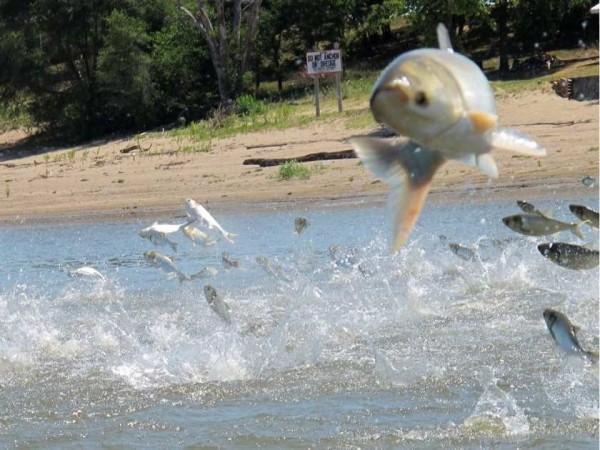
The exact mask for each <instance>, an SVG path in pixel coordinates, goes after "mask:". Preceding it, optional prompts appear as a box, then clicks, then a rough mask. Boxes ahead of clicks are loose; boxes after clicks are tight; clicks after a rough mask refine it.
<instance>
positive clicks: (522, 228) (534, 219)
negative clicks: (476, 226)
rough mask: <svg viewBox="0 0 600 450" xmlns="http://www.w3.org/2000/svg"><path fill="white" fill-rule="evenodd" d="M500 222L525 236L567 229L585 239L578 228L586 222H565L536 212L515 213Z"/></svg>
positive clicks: (541, 234)
mask: <svg viewBox="0 0 600 450" xmlns="http://www.w3.org/2000/svg"><path fill="white" fill-rule="evenodd" d="M502 222H503V223H504V225H506V226H507V227H508V228H510V229H511V230H513V231H516V232H517V233H521V234H525V235H527V236H549V235H551V234H556V233H560V232H561V231H567V230H568V231H570V232H571V233H573V234H574V235H575V236H577V237H578V238H580V239H585V238H584V236H583V234H582V233H581V230H580V228H581V226H582V225H583V224H584V223H586V222H579V223H567V222H561V221H560V220H556V219H550V218H549V217H546V216H540V215H537V214H515V215H514V216H507V217H504V218H503V219H502Z"/></svg>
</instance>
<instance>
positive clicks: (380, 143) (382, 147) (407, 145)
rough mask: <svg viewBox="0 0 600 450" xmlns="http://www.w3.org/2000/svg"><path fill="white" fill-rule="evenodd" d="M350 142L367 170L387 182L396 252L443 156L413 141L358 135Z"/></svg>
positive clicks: (393, 248) (394, 249)
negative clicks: (392, 210)
mask: <svg viewBox="0 0 600 450" xmlns="http://www.w3.org/2000/svg"><path fill="white" fill-rule="evenodd" d="M350 144H351V145H352V147H353V148H354V151H355V152H356V154H357V156H358V157H359V158H360V159H361V161H362V162H363V163H364V165H365V166H366V167H367V169H369V170H370V171H371V172H373V174H374V175H375V176H376V177H378V178H380V179H381V180H383V181H385V182H386V183H388V184H389V185H390V202H391V203H392V204H393V205H394V208H395V214H394V244H393V247H392V251H393V252H397V251H398V250H399V249H400V247H402V245H403V244H404V242H405V241H406V238H407V237H408V235H409V234H410V232H411V230H412V229H413V227H414V225H415V222H416V221H417V218H418V217H419V213H420V212H421V208H422V207H423V203H424V202H425V199H426V198H427V194H428V192H429V187H430V182H431V179H432V178H433V175H434V174H435V172H436V171H437V169H438V168H439V167H440V166H441V165H442V164H443V163H444V162H445V159H444V158H443V157H442V156H441V155H440V154H439V153H438V152H435V151H433V150H430V149H428V148H426V147H423V146H422V145H420V144H418V143H416V142H414V141H406V140H398V139H391V140H390V139H376V138H369V137H358V138H353V139H351V140H350Z"/></svg>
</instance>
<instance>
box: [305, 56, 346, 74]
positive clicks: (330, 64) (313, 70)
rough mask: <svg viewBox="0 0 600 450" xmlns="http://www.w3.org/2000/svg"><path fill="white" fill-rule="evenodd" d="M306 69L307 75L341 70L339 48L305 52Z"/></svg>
mask: <svg viewBox="0 0 600 450" xmlns="http://www.w3.org/2000/svg"><path fill="white" fill-rule="evenodd" d="M306 69H307V72H308V74H309V75H317V74H319V73H336V72H341V71H342V52H341V50H323V51H322V52H308V53H307V54H306Z"/></svg>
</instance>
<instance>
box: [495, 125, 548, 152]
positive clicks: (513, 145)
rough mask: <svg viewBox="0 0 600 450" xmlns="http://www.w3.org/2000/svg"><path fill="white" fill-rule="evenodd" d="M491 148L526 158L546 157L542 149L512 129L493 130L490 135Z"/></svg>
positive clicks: (527, 137) (530, 139) (544, 150)
mask: <svg viewBox="0 0 600 450" xmlns="http://www.w3.org/2000/svg"><path fill="white" fill-rule="evenodd" d="M492 147H493V148H494V149H497V150H508V151H511V152H515V153H520V154H522V155H527V156H546V149H545V148H544V147H542V146H541V145H540V144H538V143H537V142H536V141H534V140H533V139H532V138H530V137H529V136H527V135H525V134H523V133H521V132H519V131H517V130H512V129H501V130H495V131H494V132H493V133H492Z"/></svg>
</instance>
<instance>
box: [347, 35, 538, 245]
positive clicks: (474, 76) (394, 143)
mask: <svg viewBox="0 0 600 450" xmlns="http://www.w3.org/2000/svg"><path fill="white" fill-rule="evenodd" d="M437 35H438V43H439V47H440V48H439V49H433V48H426V49H419V50H412V51H409V52H407V53H404V54H402V55H400V56H398V57H397V58H396V59H394V60H393V61H392V62H391V63H390V64H389V65H388V66H387V67H386V68H385V69H384V70H383V72H382V73H381V75H380V76H379V79H378V80H377V81H376V83H375V86H374V87H373V91H372V93H371V98H370V106H371V112H372V113H373V116H374V118H375V120H377V121H378V122H382V123H384V124H385V125H387V126H388V127H390V128H391V129H392V130H393V131H395V132H396V133H398V134H400V135H404V136H406V137H407V138H408V139H400V138H395V139H392V140H386V139H376V138H370V137H356V138H353V139H351V140H350V144H351V145H352V147H353V148H354V151H355V152H356V154H357V155H358V157H359V158H360V159H361V160H362V162H363V163H364V165H365V166H366V167H367V168H368V169H369V170H370V171H371V172H373V174H374V175H375V176H376V177H378V178H381V179H382V180H383V181H386V182H387V183H388V184H389V185H390V200H391V201H392V202H393V203H394V204H395V205H396V211H395V218H394V243H393V247H392V250H393V251H394V252H395V251H398V250H399V249H400V247H401V246H402V245H403V243H404V242H405V240H406V239H407V238H408V235H409V234H410V232H411V230H412V229H413V227H414V225H415V223H416V221H417V218H418V217H419V214H420V212H421V209H422V207H423V204H424V202H425V199H426V197H427V194H428V192H429V188H430V183H431V180H432V178H433V176H434V174H435V172H436V171H437V170H438V169H439V168H440V166H442V165H443V164H444V162H446V160H448V159H457V160H459V161H461V162H463V163H466V164H469V165H472V166H476V167H479V169H480V170H482V171H483V172H484V173H486V174H487V175H488V176H490V177H492V178H496V177H497V176H498V169H497V167H496V163H495V161H494V158H493V157H492V156H491V154H490V152H491V151H492V150H496V149H498V150H510V151H514V152H518V153H521V154H524V155H530V156H543V155H545V154H546V151H545V149H544V148H542V147H541V146H540V145H539V144H538V143H537V142H535V141H534V140H533V139H532V138H530V137H528V136H525V135H523V134H521V133H520V132H518V131H516V130H510V129H499V128H498V115H497V112H496V105H495V100H494V94H493V92H492V89H491V87H490V84H489V82H488V80H487V78H486V77H485V75H484V74H483V72H482V71H481V69H480V68H479V67H478V66H477V65H476V64H475V63H474V62H473V61H471V60H470V59H468V58H466V57H465V56H463V55H460V54H458V53H455V52H454V51H453V49H452V44H451V42H450V37H449V35H448V31H447V30H446V27H445V26H444V25H443V24H439V25H438V27H437Z"/></svg>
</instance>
